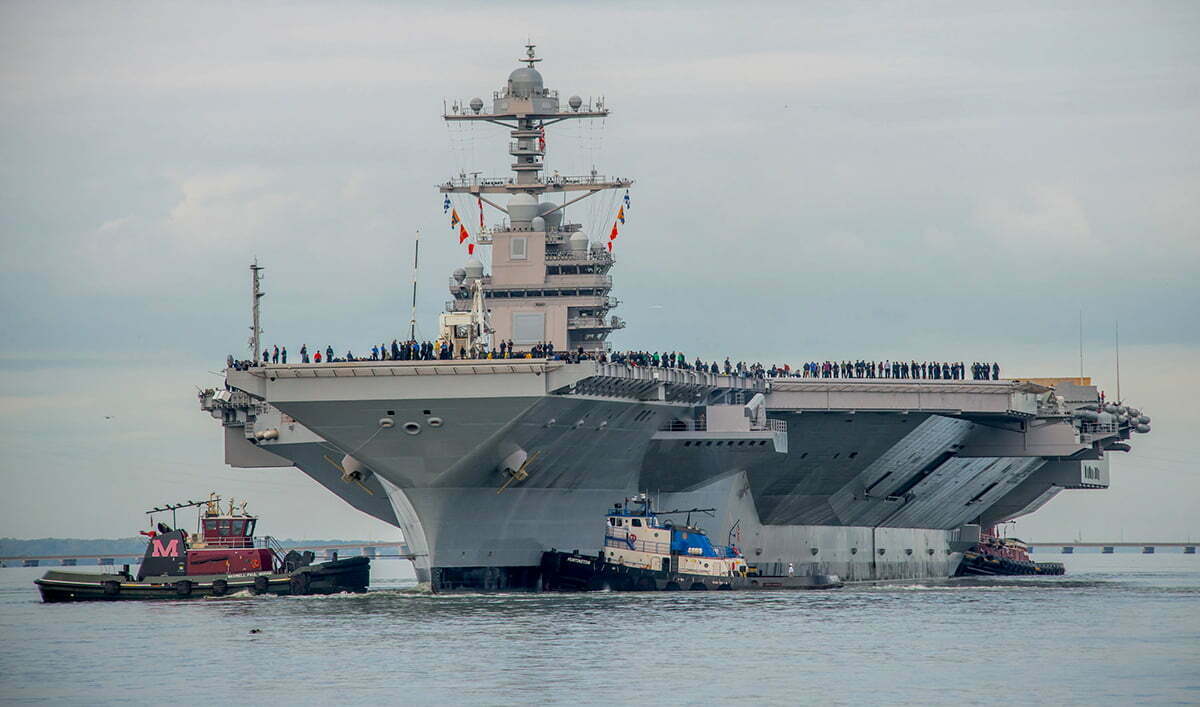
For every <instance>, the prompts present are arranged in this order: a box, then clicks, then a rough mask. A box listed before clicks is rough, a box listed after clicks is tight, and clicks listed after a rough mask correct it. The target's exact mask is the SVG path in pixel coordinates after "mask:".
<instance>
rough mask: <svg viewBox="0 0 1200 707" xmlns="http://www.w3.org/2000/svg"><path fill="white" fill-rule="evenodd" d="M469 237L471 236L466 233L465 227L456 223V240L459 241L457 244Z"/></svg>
mask: <svg viewBox="0 0 1200 707" xmlns="http://www.w3.org/2000/svg"><path fill="white" fill-rule="evenodd" d="M470 237H471V234H470V233H467V227H466V226H464V225H462V224H461V223H460V224H458V242H459V244H461V243H462V242H463V241H465V240H467V239H468V238H470Z"/></svg>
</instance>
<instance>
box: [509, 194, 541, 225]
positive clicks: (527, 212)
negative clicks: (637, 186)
mask: <svg viewBox="0 0 1200 707" xmlns="http://www.w3.org/2000/svg"><path fill="white" fill-rule="evenodd" d="M537 214H538V200H537V197H536V196H533V195H532V194H526V193H525V192H520V193H517V194H513V195H512V196H511V197H509V198H508V218H509V220H510V221H512V225H513V228H528V227H529V222H530V221H531V220H532V219H533V217H534V216H537Z"/></svg>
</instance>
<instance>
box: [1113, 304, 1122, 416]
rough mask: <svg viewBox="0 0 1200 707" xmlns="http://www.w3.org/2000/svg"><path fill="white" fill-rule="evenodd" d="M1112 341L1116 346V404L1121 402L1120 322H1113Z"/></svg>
mask: <svg viewBox="0 0 1200 707" xmlns="http://www.w3.org/2000/svg"><path fill="white" fill-rule="evenodd" d="M1113 341H1114V342H1115V343H1116V347H1117V405H1120V404H1121V323H1120V322H1113Z"/></svg>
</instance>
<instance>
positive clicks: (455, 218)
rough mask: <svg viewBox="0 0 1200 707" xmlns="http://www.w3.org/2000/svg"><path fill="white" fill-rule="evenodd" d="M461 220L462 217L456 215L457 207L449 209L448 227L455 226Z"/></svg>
mask: <svg viewBox="0 0 1200 707" xmlns="http://www.w3.org/2000/svg"><path fill="white" fill-rule="evenodd" d="M461 220H462V219H460V218H459V217H458V209H450V228H454V227H455V226H457V225H458V222H459V221H461Z"/></svg>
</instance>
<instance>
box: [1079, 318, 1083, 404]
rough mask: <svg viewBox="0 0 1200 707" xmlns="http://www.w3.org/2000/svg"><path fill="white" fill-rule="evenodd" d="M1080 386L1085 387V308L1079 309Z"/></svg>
mask: <svg viewBox="0 0 1200 707" xmlns="http://www.w3.org/2000/svg"><path fill="white" fill-rule="evenodd" d="M1079 384H1080V385H1083V307H1080V308H1079Z"/></svg>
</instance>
